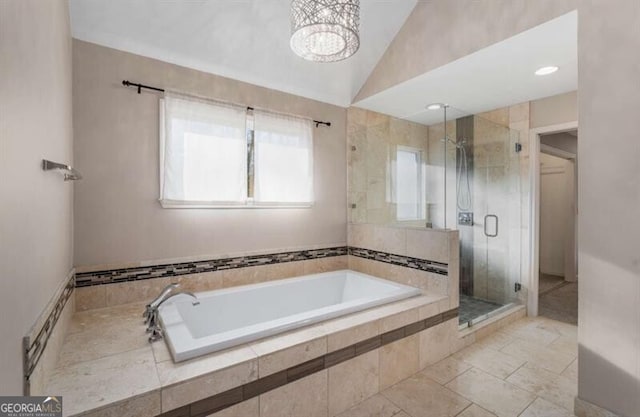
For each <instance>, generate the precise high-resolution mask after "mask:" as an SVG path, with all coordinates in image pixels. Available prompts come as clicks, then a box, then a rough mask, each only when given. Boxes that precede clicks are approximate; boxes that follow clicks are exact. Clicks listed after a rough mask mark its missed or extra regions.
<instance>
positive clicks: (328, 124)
mask: <svg viewBox="0 0 640 417" xmlns="http://www.w3.org/2000/svg"><path fill="white" fill-rule="evenodd" d="M122 85H124V86H125V87H136V88H137V89H138V94H140V93H141V92H142V89H143V88H144V89H145V90H152V91H158V92H161V93H164V88H158V87H151V86H150V85H144V84H140V83H133V82H131V81H128V80H123V81H122ZM247 110H253V107H250V106H247ZM313 123H315V124H316V127H318V126H320V125H325V126H327V127H330V126H331V122H323V121H320V120H313Z"/></svg>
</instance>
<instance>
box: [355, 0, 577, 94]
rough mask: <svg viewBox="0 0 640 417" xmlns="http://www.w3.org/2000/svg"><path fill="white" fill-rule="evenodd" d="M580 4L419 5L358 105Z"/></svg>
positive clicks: (468, 0)
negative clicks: (392, 87) (379, 93)
mask: <svg viewBox="0 0 640 417" xmlns="http://www.w3.org/2000/svg"><path fill="white" fill-rule="evenodd" d="M577 3H578V1H577V0H535V1H532V0H486V1H477V0H430V1H419V2H418V4H417V5H416V7H415V9H413V12H412V13H411V15H409V18H408V19H407V21H406V22H405V24H404V25H403V27H402V28H401V29H400V31H399V32H398V34H397V35H396V37H395V38H394V40H393V41H392V42H391V44H390V45H389V47H388V48H387V50H386V52H385V53H384V55H383V56H382V58H381V59H380V61H379V62H378V64H377V65H376V67H375V68H374V70H373V71H372V73H371V75H370V76H369V79H368V80H367V81H366V82H365V84H364V85H363V87H362V88H361V89H360V92H359V93H358V94H357V96H356V98H355V100H354V102H358V101H360V100H363V99H365V98H366V97H369V96H371V95H373V94H375V93H378V92H380V91H382V90H385V89H387V88H389V87H391V86H393V85H395V84H398V83H400V82H402V81H406V80H408V79H411V78H413V77H416V76H418V75H420V74H423V73H425V72H427V71H429V70H432V69H434V68H437V67H440V66H442V65H444V64H447V63H449V62H451V61H454V60H456V59H458V58H462V57H463V56H465V55H468V54H470V53H472V52H475V51H477V50H479V49H482V48H484V47H487V46H489V45H491V44H494V43H496V42H499V41H502V40H504V39H506V38H509V37H511V36H513V35H515V34H517V33H520V32H523V31H525V30H527V29H530V28H532V27H534V26H536V25H539V24H541V23H543V22H545V21H547V20H550V19H553V18H554V17H558V16H561V15H563V14H565V13H568V12H570V11H571V10H574V9H575V8H576V4H577Z"/></svg>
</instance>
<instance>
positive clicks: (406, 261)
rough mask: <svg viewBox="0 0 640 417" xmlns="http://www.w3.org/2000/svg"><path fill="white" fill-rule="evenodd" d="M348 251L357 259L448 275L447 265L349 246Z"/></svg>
mask: <svg viewBox="0 0 640 417" xmlns="http://www.w3.org/2000/svg"><path fill="white" fill-rule="evenodd" d="M348 249H349V255H352V256H357V257H359V258H365V259H371V260H374V261H378V262H384V263H387V264H392V265H397V266H402V267H405V268H412V269H419V270H420V271H427V272H433V273H434V274H440V275H449V271H448V268H449V265H448V264H445V263H442V262H435V261H429V260H426V259H418V258H411V257H409V256H402V255H394V254H393V253H387V252H380V251H377V250H373V249H363V248H356V247H353V246H349V248H348Z"/></svg>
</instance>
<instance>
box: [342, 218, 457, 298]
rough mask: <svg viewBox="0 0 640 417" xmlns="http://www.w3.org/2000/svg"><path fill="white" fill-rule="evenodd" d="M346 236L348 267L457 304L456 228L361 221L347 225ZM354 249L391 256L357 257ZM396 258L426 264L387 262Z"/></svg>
mask: <svg viewBox="0 0 640 417" xmlns="http://www.w3.org/2000/svg"><path fill="white" fill-rule="evenodd" d="M347 238H348V245H349V248H351V251H350V252H349V269H352V270H355V271H359V272H363V273H365V274H369V275H373V276H377V277H381V278H386V279H390V280H392V281H397V282H400V283H401V284H406V285H412V286H415V287H418V288H421V289H422V290H424V291H426V292H428V293H435V294H441V295H444V296H447V297H448V298H449V300H450V303H451V305H450V307H451V308H457V307H458V305H459V298H460V297H459V290H458V280H459V274H460V271H459V269H460V241H459V237H458V231H457V230H440V229H428V228H424V227H400V226H383V225H377V224H368V223H361V224H349V226H348V233H347ZM353 248H359V249H358V250H366V251H370V252H371V253H376V252H385V253H389V254H391V255H388V256H387V259H383V258H380V257H377V256H366V257H363V256H356V253H357V251H356V250H354V249H353ZM396 257H397V258H398V259H405V258H406V259H408V260H417V262H418V263H420V262H425V263H424V264H422V265H424V266H425V267H424V268H423V267H420V268H412V267H410V266H409V264H402V263H400V262H388V259H391V260H393V259H395V258H396ZM411 262H413V261H411ZM445 270H446V274H445V273H444V271H445Z"/></svg>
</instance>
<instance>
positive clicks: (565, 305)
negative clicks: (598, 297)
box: [538, 282, 578, 324]
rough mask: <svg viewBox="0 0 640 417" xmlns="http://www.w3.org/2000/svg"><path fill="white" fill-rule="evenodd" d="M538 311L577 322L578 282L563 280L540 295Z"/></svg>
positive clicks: (556, 318) (561, 319) (566, 320)
mask: <svg viewBox="0 0 640 417" xmlns="http://www.w3.org/2000/svg"><path fill="white" fill-rule="evenodd" d="M538 313H539V314H540V315H541V316H544V317H547V318H550V319H553V320H559V321H563V322H565V323H570V324H578V283H577V282H563V283H562V284H561V285H560V286H558V287H556V288H554V289H552V290H550V291H548V292H546V293H544V294H541V295H540V298H539V299H538Z"/></svg>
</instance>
